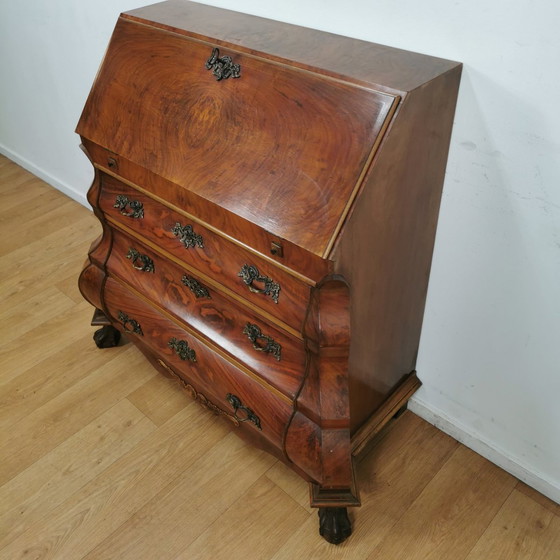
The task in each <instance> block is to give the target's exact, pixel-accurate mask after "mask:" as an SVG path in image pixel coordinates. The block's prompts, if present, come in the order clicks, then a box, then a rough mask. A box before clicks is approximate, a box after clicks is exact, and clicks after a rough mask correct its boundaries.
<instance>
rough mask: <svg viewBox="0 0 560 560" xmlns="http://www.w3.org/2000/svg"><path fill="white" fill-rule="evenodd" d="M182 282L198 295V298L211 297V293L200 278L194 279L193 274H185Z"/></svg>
mask: <svg viewBox="0 0 560 560" xmlns="http://www.w3.org/2000/svg"><path fill="white" fill-rule="evenodd" d="M181 282H182V283H183V284H184V285H185V286H186V287H187V288H189V290H190V291H191V292H192V293H193V294H194V295H195V296H196V298H197V299H198V298H210V293H209V292H208V290H207V289H206V286H203V285H202V284H201V283H200V282H199V281H198V280H196V279H194V278H193V277H192V276H187V275H186V274H183V278H181Z"/></svg>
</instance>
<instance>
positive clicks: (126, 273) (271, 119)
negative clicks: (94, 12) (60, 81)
mask: <svg viewBox="0 0 560 560" xmlns="http://www.w3.org/2000/svg"><path fill="white" fill-rule="evenodd" d="M235 65H237V66H235ZM224 69H225V72H226V74H223V73H222V72H223V71H224ZM460 74H461V65H460V64H458V63H455V62H451V61H446V60H443V59H439V58H434V57H429V56H425V55H420V54H416V53H410V52H405V51H402V50H399V49H393V48H390V47H384V46H380V45H375V44H371V43H366V42H364V41H358V40H355V39H349V38H344V37H339V36H336V35H332V34H328V33H322V32H319V31H314V30H309V29H304V28H299V27H296V26H289V25H286V24H281V23H278V22H272V21H269V20H263V19H262V18H255V17H251V16H246V15H243V14H238V13H235V12H230V11H227V10H221V9H217V8H211V7H208V6H202V5H199V4H196V3H192V2H188V1H186V0H170V1H167V2H162V3H160V4H156V5H154V6H150V7H147V8H141V9H139V10H134V11H132V12H128V13H126V14H123V15H121V17H120V18H119V20H118V22H117V24H116V27H115V31H114V33H113V36H112V39H111V42H110V44H109V47H108V50H107V54H106V56H105V59H104V61H103V64H102V65H101V68H100V71H99V73H98V75H97V78H96V80H95V83H94V85H93V88H92V90H91V93H90V95H89V97H88V100H87V102H86V105H85V108H84V111H83V114H82V116H81V118H80V121H79V123H78V127H77V132H78V133H79V134H80V136H81V138H82V143H83V146H84V149H85V150H86V153H87V154H88V156H89V157H90V159H91V162H92V164H93V166H94V168H95V170H96V172H95V179H94V182H93V185H92V187H91V189H90V191H89V194H88V200H89V201H90V203H91V204H92V206H93V207H94V210H95V213H96V216H97V217H98V218H99V220H100V221H101V223H102V225H103V234H102V236H101V237H100V238H99V239H98V240H96V241H95V242H94V244H93V245H92V247H91V249H90V254H89V262H88V264H87V266H86V267H85V268H84V271H83V273H82V275H81V279H80V288H81V291H82V293H83V295H84V296H85V298H86V299H87V300H88V301H89V302H90V303H92V304H93V305H94V306H95V307H96V309H97V311H96V319H95V322H96V323H97V324H101V325H103V326H102V329H101V330H100V331H98V332H97V333H96V338H95V339H96V342H97V344H98V345H99V346H101V347H106V346H111V345H113V344H115V343H116V341H117V340H118V338H119V331H124V332H126V333H128V334H129V335H130V337H131V338H132V340H133V342H135V343H136V344H137V345H138V347H139V348H141V350H142V351H143V352H144V353H145V355H146V357H147V358H148V359H149V360H150V362H151V363H152V364H153V365H154V366H155V367H156V368H157V369H158V370H160V371H161V372H162V373H164V374H165V375H168V376H171V377H173V378H175V379H177V380H178V381H179V383H180V384H181V386H182V387H183V388H184V389H185V390H186V391H187V393H189V394H190V396H191V397H192V398H194V399H195V400H197V401H198V402H199V403H203V404H205V405H206V406H207V407H208V408H210V409H211V410H212V411H213V412H214V413H216V414H217V415H218V416H221V417H223V418H224V419H226V420H229V422H228V424H229V425H230V427H232V428H234V429H235V430H236V431H237V432H238V433H239V435H240V436H241V437H243V438H244V439H246V440H247V441H249V442H251V443H252V444H253V445H256V446H258V447H261V448H263V449H266V450H267V451H269V452H270V453H272V454H273V455H274V456H276V457H278V458H280V459H281V460H282V461H284V462H285V463H286V464H287V465H289V466H290V467H291V468H292V469H293V470H294V471H295V472H296V473H297V474H299V475H300V476H301V477H302V478H303V479H304V480H306V481H308V482H309V483H310V489H311V492H310V497H311V504H312V505H313V506H314V507H318V508H319V518H320V532H321V534H322V535H323V536H324V537H325V538H326V539H327V540H328V541H329V542H332V543H339V542H342V541H343V540H344V539H345V538H346V537H347V536H348V535H349V533H350V531H351V527H350V522H349V519H348V516H347V512H346V507H348V506H358V505H359V504H360V498H359V481H357V480H356V477H355V468H354V457H353V456H354V455H356V454H358V453H360V452H363V451H364V450H365V449H367V448H368V445H369V443H370V442H371V441H372V439H373V438H374V436H375V435H376V434H377V433H378V432H379V431H380V430H381V428H382V427H383V426H384V425H385V424H386V423H387V422H388V421H389V420H390V419H391V418H392V417H393V416H394V415H395V414H396V413H397V412H398V411H399V410H400V409H402V408H403V407H405V406H406V402H407V400H408V399H409V398H410V396H411V395H412V394H413V392H414V391H415V390H416V389H417V388H418V387H419V385H420V381H419V379H418V376H417V375H416V373H415V371H414V370H415V363H416V353H417V350H418V342H419V338H420V330H421V325H422V316H423V311H424V305H425V298H426V291H427V286H428V277H429V270H430V263H431V255H432V250H433V244H434V237H435V230H436V224H437V215H438V210H439V202H440V198H441V191H442V186H443V178H444V172H445V165H446V160H447V151H448V147H449V141H450V134H451V127H452V122H453V114H454V108H455V103H456V98H457V91H458V87H459V79H460ZM224 76H225V77H224ZM216 78H220V79H218V80H217V79H216ZM140 254H141V255H142V256H141V257H140V256H138V255H140ZM148 264H149V266H148ZM146 267H147V268H146ZM185 274H187V275H189V276H190V277H192V281H196V282H197V283H198V284H195V288H193V287H192V285H191V287H189V286H188V282H187V283H185V282H183V281H182V278H183V275H185ZM192 281H190V282H191V284H192ZM199 284H202V288H201V286H200V285H199ZM196 286H198V288H196ZM196 289H198V290H199V291H200V290H202V292H200V293H201V294H202V295H200V293H199V294H198V296H197V295H196ZM193 290H194V291H193ZM193 294H194V295H193ZM103 316H105V320H104V319H103ZM104 323H107V324H104ZM140 325H141V327H140ZM131 331H133V332H132V334H131ZM195 356H196V357H195Z"/></svg>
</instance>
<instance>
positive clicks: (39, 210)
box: [0, 174, 71, 235]
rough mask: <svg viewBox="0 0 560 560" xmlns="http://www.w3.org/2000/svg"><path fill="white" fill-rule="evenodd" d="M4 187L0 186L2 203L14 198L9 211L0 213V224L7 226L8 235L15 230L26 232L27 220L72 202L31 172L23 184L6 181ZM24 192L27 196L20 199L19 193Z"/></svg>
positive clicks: (3, 226)
mask: <svg viewBox="0 0 560 560" xmlns="http://www.w3.org/2000/svg"><path fill="white" fill-rule="evenodd" d="M3 187H4V188H0V203H2V204H3V203H5V202H8V200H7V199H9V198H13V204H11V205H9V212H8V211H6V209H4V210H3V212H2V213H1V214H0V226H1V227H2V228H3V230H4V228H5V234H6V235H10V234H13V233H14V232H17V233H19V234H20V235H21V234H24V233H25V232H26V231H27V229H28V228H27V223H26V222H25V220H31V219H35V218H37V217H39V216H41V215H43V216H46V215H48V214H49V213H50V212H51V211H52V210H55V209H56V208H58V207H59V206H60V205H64V204H68V202H71V201H69V200H68V199H62V198H61V197H60V193H59V192H58V191H56V190H55V189H53V188H52V187H49V186H47V185H45V183H43V182H42V181H40V180H39V179H37V178H36V177H34V176H33V175H31V174H29V175H28V177H27V178H26V179H25V180H24V181H22V184H19V185H18V184H17V183H16V182H13V183H10V182H6V183H5V184H4V185H3ZM22 192H25V193H26V195H27V196H26V197H25V199H24V200H19V199H18V196H17V195H18V194H19V195H21V194H22ZM12 193H13V197H12ZM22 220H23V222H22ZM36 233H37V232H36Z"/></svg>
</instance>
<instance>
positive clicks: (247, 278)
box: [99, 175, 310, 335]
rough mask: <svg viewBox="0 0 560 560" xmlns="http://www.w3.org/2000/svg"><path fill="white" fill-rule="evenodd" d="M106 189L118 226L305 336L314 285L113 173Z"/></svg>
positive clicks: (108, 211) (107, 207) (104, 205)
mask: <svg viewBox="0 0 560 560" xmlns="http://www.w3.org/2000/svg"><path fill="white" fill-rule="evenodd" d="M101 185H102V187H101V195H100V199H99V206H100V208H101V210H102V211H103V212H104V213H105V215H106V216H107V217H108V218H109V219H112V221H113V222H114V223H117V224H121V227H122V226H125V228H127V229H131V230H132V231H134V232H137V233H139V234H141V235H142V236H143V237H144V238H145V239H146V240H147V241H149V242H151V243H152V244H153V245H155V246H156V247H157V248H158V249H164V250H166V251H168V252H169V253H171V254H172V255H173V256H174V257H176V258H178V259H179V260H180V261H181V262H182V263H184V264H185V265H187V266H189V267H191V268H192V269H193V270H194V271H195V272H196V273H198V274H200V273H202V275H204V277H205V280H206V281H207V282H209V283H210V284H212V285H218V286H217V287H218V288H219V287H220V286H222V287H226V288H227V289H228V290H231V291H233V292H234V293H236V294H237V296H238V298H237V299H239V297H240V298H241V299H242V300H243V301H247V302H249V304H252V305H254V306H258V307H259V308H260V309H262V310H264V311H265V312H267V313H268V315H269V316H271V317H272V318H274V319H280V320H281V321H282V322H284V323H286V324H287V325H289V326H290V327H292V329H293V330H295V331H296V333H297V334H298V335H299V334H300V333H301V328H302V325H303V321H304V318H305V314H306V311H307V304H308V301H309V293H310V286H309V285H307V284H305V283H304V282H302V281H300V280H298V279H297V278H295V277H294V276H292V275H291V274H288V273H287V272H285V271H284V270H282V269H280V268H277V267H276V266H274V265H273V264H271V263H270V262H268V261H266V260H264V259H262V258H260V257H258V256H257V255H255V254H254V253H252V252H250V251H247V250H246V249H244V248H243V247H240V246H239V245H237V244H236V243H233V242H231V241H229V240H227V239H226V238H224V237H221V236H220V235H218V234H216V233H214V232H213V231H211V230H209V229H208V228H206V227H204V226H203V225H201V224H199V223H196V222H194V221H192V220H190V219H189V218H186V217H185V216H183V215H182V214H179V213H178V212H175V211H173V210H171V209H170V208H167V207H166V206H164V205H163V204H161V203H159V202H157V201H155V200H153V199H152V198H150V197H149V196H146V195H145V194H143V193H141V192H139V191H137V190H135V189H133V188H132V187H129V186H128V185H126V184H124V183H122V182H121V181H118V180H117V179H115V178H114V177H111V176H110V175H102V178H101Z"/></svg>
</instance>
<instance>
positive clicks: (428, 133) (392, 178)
mask: <svg viewBox="0 0 560 560" xmlns="http://www.w3.org/2000/svg"><path fill="white" fill-rule="evenodd" d="M460 74H461V67H457V68H455V69H454V70H452V71H450V72H448V73H446V74H444V75H443V76H441V77H439V78H438V79H436V80H433V81H432V82H430V83H428V84H426V85H424V86H423V87H421V88H419V89H417V90H415V91H414V92H412V93H410V94H408V95H407V96H406V98H405V99H404V101H403V102H402V105H401V107H400V108H399V109H398V112H397V114H396V115H395V117H394V120H393V123H392V125H391V127H390V129H389V131H388V134H387V136H386V137H385V140H384V142H383V144H382V146H381V148H380V151H379V152H378V154H377V157H376V160H375V162H374V165H373V166H372V168H371V169H370V171H369V173H368V175H367V177H366V180H365V183H364V186H363V189H362V192H361V193H360V195H359V197H358V199H357V201H356V204H355V205H354V208H353V209H352V213H351V214H350V216H349V217H348V219H347V222H346V224H345V225H344V227H343V230H342V232H341V235H340V236H339V239H338V242H337V244H336V246H335V248H334V251H333V255H332V256H333V259H334V260H335V270H336V272H338V273H340V274H342V275H343V276H344V277H345V278H346V280H347V281H348V283H349V285H350V290H351V292H350V293H351V329H352V341H351V347H350V409H351V417H352V425H351V429H352V431H353V432H354V431H355V430H356V429H357V428H358V427H359V426H360V425H361V424H363V423H364V422H365V421H366V420H367V418H368V417H369V416H370V415H371V414H372V413H373V412H374V411H375V410H376V409H378V408H379V406H380V405H381V404H382V403H383V401H384V400H385V399H386V397H387V396H388V394H389V393H390V392H391V391H392V390H394V388H395V387H396V385H397V384H398V382H399V381H400V380H401V379H402V378H403V377H404V376H405V375H406V374H408V373H410V372H411V371H412V370H413V369H414V367H415V363H416V356H417V351H418V343H419V339H420V331H421V326H422V318H423V313H424V305H425V300H426V292H427V287H428V277H429V272H430V265H431V259H432V251H433V246H434V238H435V232H436V224H437V217H438V212H439V206H440V200H441V191H442V186H443V179H444V174H445V166H446V162H447V154H448V149H449V141H450V136H451V128H452V123H453V115H454V111H455V104H456V98H457V91H458V86H459V80H460Z"/></svg>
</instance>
